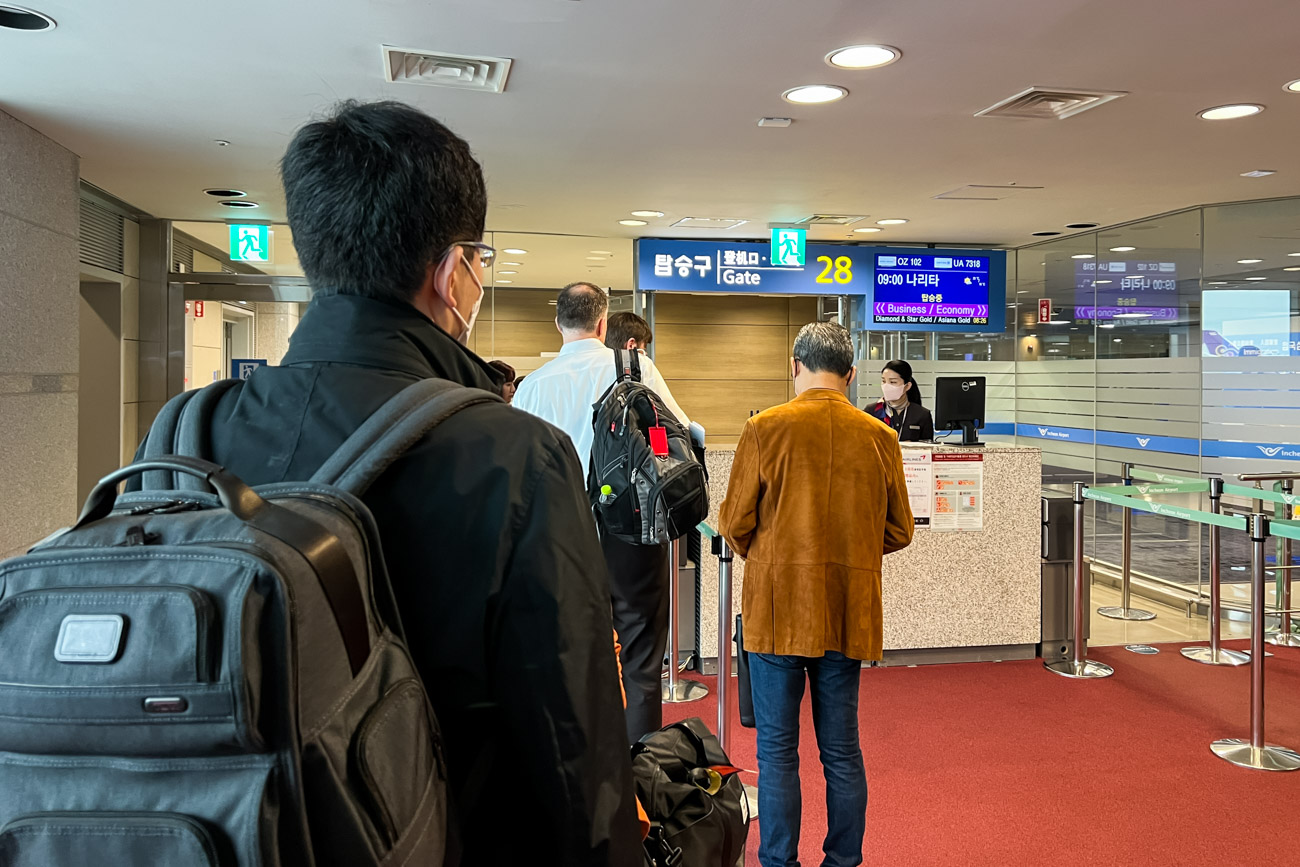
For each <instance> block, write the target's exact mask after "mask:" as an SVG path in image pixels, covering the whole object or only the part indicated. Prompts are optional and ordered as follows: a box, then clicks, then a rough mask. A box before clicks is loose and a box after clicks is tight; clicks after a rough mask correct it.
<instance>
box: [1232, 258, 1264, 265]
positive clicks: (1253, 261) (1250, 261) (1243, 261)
mask: <svg viewBox="0 0 1300 867" xmlns="http://www.w3.org/2000/svg"><path fill="white" fill-rule="evenodd" d="M1263 261H1264V260H1263V259H1238V260H1237V264H1238V265H1258V264H1259V263H1260V262H1263Z"/></svg>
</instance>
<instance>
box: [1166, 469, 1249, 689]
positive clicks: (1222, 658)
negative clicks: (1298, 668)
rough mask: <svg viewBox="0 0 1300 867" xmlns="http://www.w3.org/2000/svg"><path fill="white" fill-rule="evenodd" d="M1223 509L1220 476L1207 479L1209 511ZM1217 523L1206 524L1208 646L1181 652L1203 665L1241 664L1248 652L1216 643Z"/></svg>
mask: <svg viewBox="0 0 1300 867" xmlns="http://www.w3.org/2000/svg"><path fill="white" fill-rule="evenodd" d="M1222 511H1223V479H1210V512H1212V513H1213V514H1215V515H1218V514H1221V513H1222ZM1220 534H1221V530H1220V529H1219V525H1218V524H1211V525H1210V644H1209V646H1208V647H1206V646H1204V645H1202V646H1200V647H1184V648H1183V650H1182V654H1183V656H1185V657H1187V658H1188V659H1193V660H1195V661H1197V662H1204V663H1205V664H1207V665H1245V664H1246V663H1247V662H1250V654H1247V653H1242V652H1241V651H1240V650H1228V649H1227V648H1225V647H1220V646H1219V641H1220V638H1219V633H1220V629H1221V627H1222V624H1223V621H1222V620H1221V619H1220V618H1221V617H1222V616H1223V615H1222V604H1223V587H1222V585H1221V584H1220V583H1219V582H1220V579H1221V577H1222V576H1221V574H1220V573H1221V570H1222V569H1223V547H1222V540H1221V538H1220Z"/></svg>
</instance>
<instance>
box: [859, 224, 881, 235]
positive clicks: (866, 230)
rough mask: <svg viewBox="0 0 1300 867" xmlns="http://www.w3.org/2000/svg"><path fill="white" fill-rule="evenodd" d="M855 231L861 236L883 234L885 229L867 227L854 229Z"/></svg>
mask: <svg viewBox="0 0 1300 867" xmlns="http://www.w3.org/2000/svg"><path fill="white" fill-rule="evenodd" d="M853 231H855V232H857V233H858V234H859V235H869V234H871V233H872V232H883V231H884V229H877V228H876V227H875V226H867V227H865V228H862V229H854V230H853Z"/></svg>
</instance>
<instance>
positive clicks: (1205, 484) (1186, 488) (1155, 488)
mask: <svg viewBox="0 0 1300 867" xmlns="http://www.w3.org/2000/svg"><path fill="white" fill-rule="evenodd" d="M1092 490H1094V491H1097V490H1101V491H1119V490H1124V491H1136V492H1137V493H1138V494H1139V495H1140V496H1143V497H1150V496H1154V495H1156V494H1203V493H1208V492H1209V490H1210V482H1209V480H1208V479H1198V480H1193V481H1187V482H1164V483H1160V482H1152V483H1147V482H1140V483H1138V484H1135V485H1097V486H1095V487H1094V488H1092Z"/></svg>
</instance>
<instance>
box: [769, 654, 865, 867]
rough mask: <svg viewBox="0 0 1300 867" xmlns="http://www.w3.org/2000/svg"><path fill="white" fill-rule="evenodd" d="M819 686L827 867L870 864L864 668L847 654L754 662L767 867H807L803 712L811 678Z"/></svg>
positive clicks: (817, 726)
mask: <svg viewBox="0 0 1300 867" xmlns="http://www.w3.org/2000/svg"><path fill="white" fill-rule="evenodd" d="M805 672H806V673H807V678H808V681H809V682H810V683H811V684H812V718H813V729H814V731H816V733H817V748H818V750H819V751H820V752H821V760H822V769H823V771H824V772H825V774H826V823H827V829H826V841H825V842H824V843H823V844H822V851H823V852H825V853H826V858H825V860H824V861H822V865H823V867H856V865H858V864H861V863H862V838H863V835H864V834H865V833H866V830H867V772H866V768H865V767H864V766H863V764H862V745H861V744H860V743H859V742H858V687H859V685H860V684H861V677H862V663H861V662H859V661H858V660H856V659H849V658H848V657H845V656H843V655H841V654H839V653H833V652H832V653H827V654H826V655H825V656H823V657H818V658H811V657H804V656H772V655H770V654H766V653H751V654H750V655H749V683H750V690H751V691H752V692H753V694H754V721H755V723H756V725H757V728H758V826H759V834H760V841H759V846H758V860H759V862H760V863H761V864H762V865H763V867H799V826H800V819H801V818H802V817H801V810H802V806H803V803H802V796H801V794H800V791H799V705H800V704H801V703H802V702H803V685H804V676H805Z"/></svg>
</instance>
